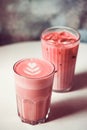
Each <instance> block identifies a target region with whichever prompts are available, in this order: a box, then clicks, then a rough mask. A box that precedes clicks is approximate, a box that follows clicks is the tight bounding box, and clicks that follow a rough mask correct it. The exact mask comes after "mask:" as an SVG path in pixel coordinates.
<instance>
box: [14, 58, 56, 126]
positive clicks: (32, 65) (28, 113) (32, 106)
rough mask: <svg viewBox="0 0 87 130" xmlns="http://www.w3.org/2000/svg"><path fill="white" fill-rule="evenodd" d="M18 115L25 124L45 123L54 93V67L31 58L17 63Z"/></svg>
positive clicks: (46, 62)
mask: <svg viewBox="0 0 87 130" xmlns="http://www.w3.org/2000/svg"><path fill="white" fill-rule="evenodd" d="M13 69H14V74H15V83H16V97H17V109H18V115H19V116H20V118H21V120H22V121H23V122H25V123H30V124H33V125H34V124H37V123H41V122H45V120H46V118H47V116H48V112H49V107H50V99H51V92H52V84H53V77H54V65H53V64H51V63H50V62H48V61H45V60H41V59H36V58H30V59H23V60H20V61H18V62H16V63H15V65H14V67H13Z"/></svg>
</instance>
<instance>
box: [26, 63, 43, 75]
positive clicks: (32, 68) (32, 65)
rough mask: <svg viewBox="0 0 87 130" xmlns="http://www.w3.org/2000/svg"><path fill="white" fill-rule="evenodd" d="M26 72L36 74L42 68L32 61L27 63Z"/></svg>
mask: <svg viewBox="0 0 87 130" xmlns="http://www.w3.org/2000/svg"><path fill="white" fill-rule="evenodd" d="M24 72H25V73H27V74H30V75H36V74H39V73H40V72H41V70H40V68H39V66H38V65H37V64H36V63H35V62H32V63H31V62H30V63H28V64H27V67H26V68H25V69H24Z"/></svg>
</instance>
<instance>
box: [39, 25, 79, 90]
mask: <svg viewBox="0 0 87 130" xmlns="http://www.w3.org/2000/svg"><path fill="white" fill-rule="evenodd" d="M41 43H42V55H43V58H45V59H46V60H48V61H50V62H52V63H53V64H54V65H55V70H56V73H55V76H54V85H53V90H54V91H56V92H67V91H69V90H70V89H71V88H72V85H73V77H74V72H75V65H76V58H77V52H78V47H79V43H80V34H79V33H78V32H77V31H76V30H75V29H73V28H70V27H65V26H61V27H60V26H59V27H51V28H48V29H46V30H44V31H43V32H42V35H41Z"/></svg>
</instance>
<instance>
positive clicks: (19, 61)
mask: <svg viewBox="0 0 87 130" xmlns="http://www.w3.org/2000/svg"><path fill="white" fill-rule="evenodd" d="M28 59H30V58H23V59H20V60H18V61H16V62H15V63H14V65H13V71H14V73H15V74H16V75H18V76H21V77H23V78H26V79H32V80H33V79H34V80H39V79H46V78H47V77H50V76H51V75H52V74H54V73H55V72H56V71H55V66H54V64H53V63H52V62H50V61H47V60H45V59H41V58H34V59H39V60H42V61H44V62H46V63H48V64H50V65H51V66H52V67H53V69H52V72H51V73H49V74H47V75H45V76H42V77H38V78H36V77H28V76H25V75H23V74H20V73H18V72H17V71H16V66H17V65H18V64H20V63H21V62H23V61H24V60H28Z"/></svg>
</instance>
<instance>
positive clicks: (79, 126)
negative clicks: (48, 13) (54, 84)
mask: <svg viewBox="0 0 87 130" xmlns="http://www.w3.org/2000/svg"><path fill="white" fill-rule="evenodd" d="M28 57H39V58H41V57H42V55H41V44H40V42H23V43H16V44H11V45H6V46H1V47H0V99H1V100H0V130H34V129H35V130H45V129H47V130H54V129H55V130H57V129H58V130H87V44H80V47H79V53H78V58H77V64H76V73H75V79H74V86H73V90H72V91H71V92H68V93H55V92H52V102H51V113H50V116H49V120H48V121H47V122H46V123H44V124H39V125H34V126H32V125H29V124H26V123H22V122H21V121H20V118H19V117H18V116H17V110H16V98H15V85H14V76H13V64H14V63H15V62H16V61H17V60H19V59H22V58H28Z"/></svg>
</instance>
